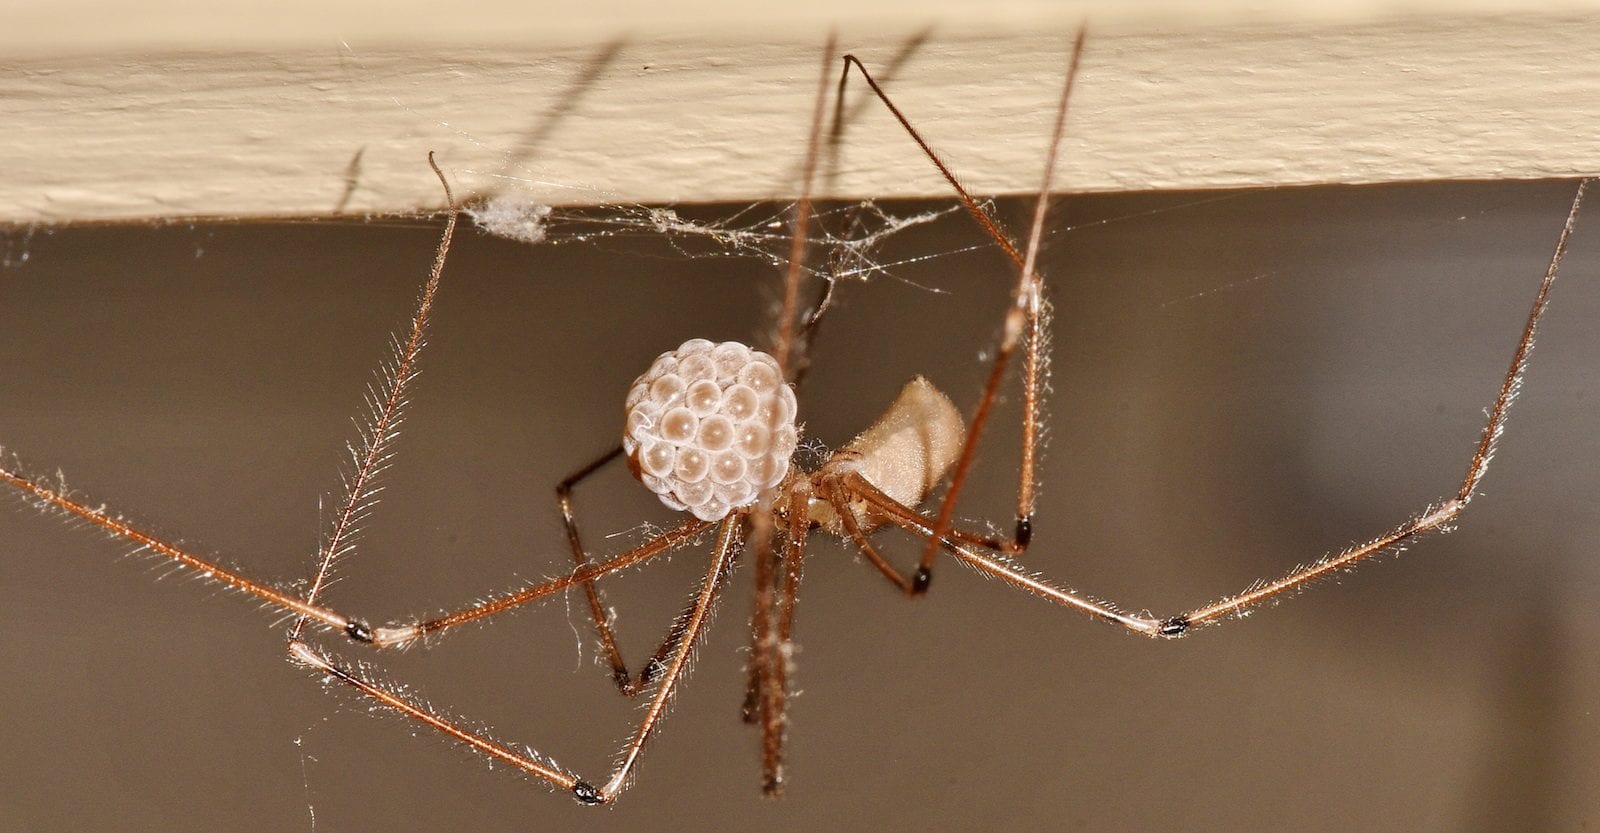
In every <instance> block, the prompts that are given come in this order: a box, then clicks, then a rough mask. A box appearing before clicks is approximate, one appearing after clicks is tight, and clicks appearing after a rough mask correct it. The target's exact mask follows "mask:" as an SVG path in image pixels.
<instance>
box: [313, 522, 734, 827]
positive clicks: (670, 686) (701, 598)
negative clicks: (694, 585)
mask: <svg viewBox="0 0 1600 833" xmlns="http://www.w3.org/2000/svg"><path fill="white" fill-rule="evenodd" d="M739 520H740V516H739V515H730V516H728V517H727V518H726V519H724V520H723V521H722V524H721V527H720V529H719V530H718V533H717V544H716V551H715V554H714V556H713V558H712V559H711V566H710V569H709V570H708V571H707V574H706V577H705V580H704V582H703V583H702V584H701V587H700V590H699V592H698V593H697V594H696V596H695V600H694V602H693V604H692V605H691V606H690V607H689V609H688V610H687V611H686V612H685V613H684V614H682V615H680V617H679V618H680V619H682V620H683V622H684V626H683V629H682V630H683V634H684V637H683V639H681V640H680V641H679V644H678V646H677V649H676V651H674V652H673V656H672V661H671V663H670V664H669V666H668V668H667V672H666V674H665V675H664V676H663V677H662V679H661V684H660V685H659V686H658V687H657V688H656V690H655V694H654V696H653V697H652V698H651V700H650V705H649V707H648V708H647V709H646V711H645V715H644V717H643V718H642V719H641V721H640V724H639V728H638V730H637V731H636V732H635V734H634V736H633V738H632V740H630V741H629V743H628V745H627V747H625V748H624V751H623V756H622V760H621V762H620V763H619V764H618V765H617V768H616V770H615V771H614V772H613V774H612V777H611V779H610V780H609V781H607V782H606V785H605V786H604V787H601V788H596V787H595V786H594V785H592V784H591V783H589V782H588V781H585V780H583V779H582V778H579V777H578V776H577V775H574V774H573V773H571V772H568V771H567V770H565V769H563V768H561V767H559V766H557V765H555V764H554V763H553V762H551V761H549V760H548V759H546V758H545V757H544V756H543V755H540V754H539V753H537V752H532V751H531V750H530V751H528V752H516V751H513V750H512V749H510V748H508V747H507V746H506V745H504V744H502V743H500V742H498V741H494V740H491V739H490V738H488V737H486V736H485V735H484V734H483V733H482V732H479V731H476V730H473V729H468V728H465V727H463V726H462V725H460V724H459V723H458V722H456V721H453V720H450V719H449V718H446V717H444V716H442V715H440V714H438V713H437V712H434V711H432V710H430V709H428V708H426V707H424V706H422V705H420V704H418V703H417V702H415V701H414V700H412V699H411V698H409V697H406V696H405V695H403V694H400V693H397V692H394V691H391V690H389V689H387V688H384V687H383V686H382V685H379V684H378V683H376V682H373V681H371V680H369V679H367V678H366V677H364V676H363V675H361V674H360V673H358V672H357V671H355V670H353V669H351V668H350V667H348V666H345V665H342V664H340V663H339V662H338V661H336V660H335V659H333V658H332V657H330V656H328V655H326V654H324V653H322V652H321V651H319V650H317V649H316V648H313V647H312V646H310V645H309V644H307V643H305V642H303V641H300V640H290V641H289V655H290V657H291V658H292V659H294V661H296V662H298V663H300V664H301V665H304V666H306V667H308V668H311V669H312V670H314V671H317V672H319V673H321V674H324V675H326V676H327V677H328V678H329V680H330V681H333V682H340V683H344V684H345V685H348V686H350V687H351V688H353V689H355V690H356V691H359V692H361V693H362V694H364V695H366V696H367V697H370V698H372V699H373V700H375V701H377V702H378V703H379V704H380V705H382V706H384V707H386V708H388V709H391V710H393V711H395V712H398V713H399V714H402V715H404V716H406V717H409V718H412V719H414V720H417V721H419V722H421V723H423V724H424V725H427V726H431V727H433V728H434V729H437V730H439V731H440V732H442V733H444V734H445V735H446V736H448V737H450V738H451V739H453V740H455V741H458V742H460V743H461V744H463V745H465V746H466V747H468V748H469V749H471V750H472V751H474V752H477V753H479V754H481V755H483V756H485V757H487V758H489V759H491V760H498V761H503V762H505V763H508V764H510V765H512V766H514V767H516V768H517V769H520V770H522V771H523V772H526V773H528V774H530V775H534V776H537V777H539V778H543V779H544V780H546V781H548V782H549V783H551V784H552V785H554V786H555V787H557V788H559V789H562V790H566V791H568V792H570V793H572V796H573V798H575V799H577V800H578V801H579V802H580V803H583V804H605V803H608V802H610V801H612V800H614V799H615V798H616V796H617V793H619V792H620V791H621V790H622V788H623V786H625V784H626V781H627V778H628V776H629V774H630V772H631V771H632V768H633V765H634V762H635V761H636V760H637V758H638V755H639V751H640V750H641V749H642V748H643V747H644V743H645V741H646V740H648V739H649V737H650V736H651V734H652V733H653V732H654V730H655V728H656V727H657V725H659V723H660V721H661V717H662V715H663V713H664V712H665V710H666V705H667V701H668V700H670V699H671V697H672V694H673V691H674V689H675V688H676V686H677V684H678V682H680V681H681V680H682V678H683V676H684V673H685V672H686V671H687V669H688V665H689V659H690V655H691V654H692V653H693V652H694V646H695V642H696V640H697V638H698V637H699V635H700V633H701V631H702V630H703V628H704V625H705V623H706V620H707V618H708V617H709V616H710V613H711V608H712V606H713V604H714V603H715V601H716V597H717V593H718V591H719V590H720V589H721V586H722V584H723V583H724V582H725V581H726V579H727V576H728V574H729V572H730V569H731V566H732V562H733V560H734V556H735V551H736V549H737V544H738V540H739V536H738V528H739ZM662 537H666V536H662ZM657 540H659V539H657ZM651 543H655V542H651ZM647 546H648V545H647ZM586 575H587V578H584V579H575V580H571V581H568V582H567V586H570V585H572V584H575V583H578V582H579V581H583V580H591V579H593V578H594V577H595V576H594V575H593V571H590V573H589V574H586Z"/></svg>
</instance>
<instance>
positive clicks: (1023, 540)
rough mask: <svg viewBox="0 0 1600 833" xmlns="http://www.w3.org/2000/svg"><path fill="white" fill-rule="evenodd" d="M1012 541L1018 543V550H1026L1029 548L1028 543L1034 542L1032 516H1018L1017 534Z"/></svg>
mask: <svg viewBox="0 0 1600 833" xmlns="http://www.w3.org/2000/svg"><path fill="white" fill-rule="evenodd" d="M1012 540H1014V541H1016V542H1017V549H1018V550H1025V549H1027V548H1028V542H1029V541H1032V540H1033V516H1032V515H1019V516H1017V534H1016V535H1013V536H1012Z"/></svg>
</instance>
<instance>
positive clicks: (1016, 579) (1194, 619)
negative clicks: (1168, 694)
mask: <svg viewBox="0 0 1600 833" xmlns="http://www.w3.org/2000/svg"><path fill="white" fill-rule="evenodd" d="M1593 181H1594V180H1592V179H1591V180H1583V181H1582V182H1580V183H1579V184H1578V188H1577V192H1576V193H1575V194H1574V195H1573V198H1572V207H1571V208H1570V209H1569V211H1568V213H1567V220H1566V223H1565V224H1564V225H1563V226H1562V229H1561V235H1560V237H1559V238H1558V239H1557V241H1556V247H1555V251H1554V253H1553V254H1552V255H1551V257H1550V265H1549V267H1548V268H1547V269H1546V270H1545V273H1544V278H1543V279H1542V280H1541V281H1540V282H1539V291H1538V293H1537V294H1536V295H1535V296H1534V301H1533V307H1532V309H1531V310H1530V311H1529V313H1528V318H1527V322H1526V323H1525V324H1524V325H1523V328H1522V333H1521V335H1520V337H1519V338H1518V340H1517V347H1516V350H1515V352H1514V353H1513V354H1512V358H1511V366H1510V368H1509V369H1508V370H1507V371H1506V375H1505V378H1504V379H1503V380H1502V382H1501V384H1500V391H1499V393H1498V394H1497V395H1496V397H1495V400H1494V404H1493V405H1492V406H1491V407H1490V409H1489V411H1488V418H1487V420H1486V421H1485V424H1484V427H1483V433H1482V435H1481V437H1480V438H1479V440H1478V442H1477V444H1476V446H1475V447H1474V449H1473V454H1472V460H1471V462H1470V463H1469V464H1468V466H1467V472H1466V475H1465V476H1464V477H1463V478H1462V480H1461V486H1460V488H1459V489H1458V490H1457V491H1456V493H1455V495H1454V496H1453V497H1451V498H1449V499H1448V500H1445V501H1444V502H1443V503H1441V504H1439V505H1437V506H1434V507H1430V508H1428V509H1426V510H1424V511H1423V512H1422V513H1421V514H1419V515H1417V516H1416V517H1414V518H1412V519H1411V520H1409V521H1407V522H1406V523H1405V524H1403V525H1401V526H1400V527H1398V528H1397V529H1394V530H1392V531H1390V532H1387V533H1385V534H1383V535H1380V536H1378V537H1376V538H1374V539H1372V540H1371V541H1368V542H1367V543H1365V544H1361V545H1360V546H1356V547H1352V548H1350V549H1347V550H1344V551H1343V552H1340V553H1338V554H1336V555H1332V556H1329V557H1326V558H1323V559H1320V560H1318V561H1317V562H1316V563H1314V564H1312V565H1310V566H1308V567H1301V568H1296V569H1294V570H1291V571H1289V572H1288V573H1287V574H1285V575H1284V576H1283V577H1281V578H1278V579H1276V580H1274V581H1270V582H1266V583H1263V584H1258V585H1254V586H1252V587H1250V588H1249V589H1247V590H1245V591H1244V592H1242V593H1239V594H1237V595H1233V596H1229V597H1227V598H1225V599H1222V600H1220V601H1217V602H1214V603H1211V604H1208V605H1204V606H1201V607H1198V608H1195V609H1194V610H1191V611H1189V612H1188V613H1185V614H1181V615H1178V616H1171V617H1166V618H1152V617H1147V616H1128V615H1126V614H1123V613H1121V612H1120V611H1118V610H1117V608H1116V607H1115V606H1113V605H1110V604H1107V603H1104V602H1100V601H1096V600H1094V599H1091V598H1089V597H1087V596H1084V595H1083V594H1081V593H1077V592H1075V591H1071V590H1066V589H1063V588H1061V587H1058V586H1056V585H1054V584H1052V583H1050V582H1049V581H1047V580H1045V579H1043V578H1041V577H1039V576H1037V575H1035V574H1033V573H1030V572H1028V571H1026V570H1025V569H1023V568H1022V567H1020V566H1018V565H1016V564H1014V563H1011V562H1010V561H1008V560H1006V559H1004V558H1000V557H994V556H988V555H984V554H982V553H979V552H976V551H974V550H972V549H971V548H969V547H967V546H965V545H963V544H961V543H959V542H957V541H954V540H952V538H951V537H950V536H948V535H941V534H940V533H939V531H938V529H937V527H936V524H935V523H934V522H932V521H930V520H929V519H928V518H926V517H925V516H922V515H921V514H920V513H917V512H916V511H915V510H912V509H910V508H909V507H905V506H903V505H901V504H899V503H897V502H895V501H894V500H893V499H892V498H889V497H888V496H887V495H884V494H883V493H882V492H881V491H879V490H878V489H876V488H875V487H873V486H872V484H871V483H868V482H867V481H866V479H865V478H863V477H861V476H860V475H859V474H857V473H849V474H846V475H845V476H844V477H843V478H842V480H841V482H842V483H843V485H844V486H845V487H846V488H847V489H849V490H850V491H851V492H852V493H854V494H856V495H859V496H860V497H861V498H862V499H864V500H866V501H868V502H869V503H871V504H873V505H874V506H876V507H878V508H879V509H880V510H882V511H883V512H884V514H885V515H886V516H887V517H889V518H890V520H891V521H893V522H894V523H896V524H898V525H900V526H902V527H904V528H906V529H908V530H910V531H911V532H913V533H915V534H918V535H921V536H924V537H925V538H926V539H927V540H929V541H931V542H933V545H934V546H941V547H943V548H944V549H947V550H949V551H951V552H952V553H954V554H955V556H956V557H957V558H959V559H961V560H962V561H964V562H966V563H967V564H968V565H970V566H972V567H973V568H975V569H977V570H978V571H979V572H982V573H984V574H986V575H990V576H993V577H995V578H999V579H1001V580H1003V581H1006V582H1008V583H1010V584H1012V585H1014V586H1016V587H1018V588H1020V589H1023V590H1026V591H1028V592H1030V593H1034V594H1035V595H1038V596H1041V597H1044V598H1045V599H1048V600H1050V601H1052V602H1055V603H1057V604H1061V605H1064V606H1067V607H1071V608H1075V609H1078V610H1081V611H1083V612H1085V613H1089V614H1090V615H1092V616H1096V617H1098V618H1101V619H1106V620H1109V621H1112V622H1115V623H1117V624H1120V625H1123V626H1124V627H1127V628H1128V629H1130V630H1133V631H1137V632H1139V633H1143V634H1147V635H1150V636H1163V637H1167V638H1176V637H1180V636H1183V635H1184V634H1186V633H1188V632H1189V631H1190V630H1191V629H1193V628H1194V627H1196V626H1199V625H1203V624H1208V623H1216V622H1220V621H1222V620H1223V619H1224V618H1226V617H1229V616H1234V617H1238V616H1240V615H1241V614H1243V613H1244V612H1245V611H1247V610H1248V609H1249V608H1251V607H1253V606H1255V605H1258V604H1261V603H1262V602H1266V601H1269V600H1273V599H1276V598H1279V597H1280V596H1281V595H1282V594H1284V593H1287V592H1291V591H1294V590H1297V589H1300V588H1303V587H1305V586H1306V585H1308V584H1310V583H1311V582H1314V581H1316V580H1317V579H1319V578H1322V577H1324V576H1328V575H1331V574H1333V573H1337V572H1339V571H1341V570H1347V569H1350V568H1353V567H1355V566H1356V565H1358V564H1359V563H1361V562H1362V561H1365V560H1366V559H1368V558H1370V557H1372V556H1374V555H1378V554H1380V553H1384V552H1388V551H1390V550H1393V549H1394V548H1395V547H1397V546H1400V545H1402V544H1404V543H1406V542H1407V541H1409V540H1410V539H1412V538H1414V537H1416V536H1418V535H1421V534H1422V533H1425V532H1429V531H1432V530H1447V529H1448V528H1449V526H1448V525H1449V524H1450V523H1451V522H1452V521H1454V520H1455V519H1456V518H1457V517H1459V516H1460V514H1461V512H1462V511H1463V510H1464V509H1465V508H1466V506H1467V504H1468V503H1470V502H1471V500H1472V498H1473V496H1474V493H1475V492H1476V490H1477V487H1478V484H1479V483H1480V482H1482V480H1483V476H1484V473H1485V472H1486V471H1487V470H1488V467H1489V462H1490V460H1492V459H1493V457H1494V452H1495V446H1496V444H1497V442H1498V440H1499V438H1500V436H1501V434H1502V433H1503V432H1504V430H1505V423H1506V416H1507V414H1508V413H1509V412H1510V409H1511V403H1512V400H1514V399H1515V398H1516V395H1517V392H1518V390H1519V389H1520V388H1521V386H1522V378H1523V375H1524V374H1525V372H1526V370H1527V366H1528V357H1529V355H1530V354H1531V353H1532V351H1533V344H1534V339H1535V336H1536V335H1537V331H1538V326H1539V320H1540V319H1541V318H1542V317H1543V315H1544V312H1545V309H1546V308H1547V307H1548V305H1549V297H1550V288H1551V287H1552V286H1553V285H1554V283H1555V279H1556V275H1557V274H1558V273H1559V271H1560V266H1561V260H1562V258H1563V257H1564V256H1565V255H1566V251H1567V244H1568V242H1569V240H1570V238H1571V236H1572V231H1573V228H1574V227H1575V226H1576V224H1577V219H1578V212H1579V209H1580V207H1581V206H1582V203H1583V196H1584V192H1585V190H1587V188H1588V186H1589V184H1590V183H1591V182H1593Z"/></svg>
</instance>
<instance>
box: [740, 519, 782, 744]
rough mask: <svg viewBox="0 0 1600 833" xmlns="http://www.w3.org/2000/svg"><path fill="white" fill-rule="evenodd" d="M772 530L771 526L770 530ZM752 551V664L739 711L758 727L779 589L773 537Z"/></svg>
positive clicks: (769, 671)
mask: <svg viewBox="0 0 1600 833" xmlns="http://www.w3.org/2000/svg"><path fill="white" fill-rule="evenodd" d="M769 529H770V527H769ZM751 545H752V546H751V547H750V548H751V549H752V550H753V551H754V554H753V555H752V556H751V558H753V559H754V560H755V564H756V566H755V570H756V577H755V585H756V598H755V607H754V609H753V610H752V611H751V613H750V661H749V665H748V667H747V668H746V674H745V690H744V705H743V706H742V707H741V708H740V716H741V717H743V718H744V722H746V723H751V724H758V723H760V721H761V707H762V700H761V693H762V691H764V690H765V689H766V685H767V679H768V678H769V677H771V676H772V668H771V666H770V665H769V663H770V662H771V660H772V657H771V655H770V654H768V653H767V650H766V645H767V643H769V642H770V641H771V640H772V622H773V611H774V609H775V608H776V605H777V594H776V588H775V587H774V586H773V582H774V580H775V579H774V575H775V572H776V571H774V570H773V561H774V560H775V559H776V557H777V556H776V554H775V553H774V552H773V551H772V547H771V536H770V535H768V536H767V538H766V539H765V540H754V541H751Z"/></svg>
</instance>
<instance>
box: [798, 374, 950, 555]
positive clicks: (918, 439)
mask: <svg viewBox="0 0 1600 833" xmlns="http://www.w3.org/2000/svg"><path fill="white" fill-rule="evenodd" d="M966 437H967V429H966V424H965V423H964V422H963V421H962V419H961V412H960V411H958V410H956V406H955V405H954V404H952V403H951V402H950V398H949V397H947V396H945V395H944V394H943V393H941V392H940V391H939V389H938V388H936V387H934V386H933V383H932V382H929V381H928V380H927V379H925V378H923V377H921V376H918V377H917V378H915V379H912V380H911V381H910V382H908V383H906V386H905V387H904V388H901V389H900V395H899V396H897V397H895V400H894V402H892V403H890V405H889V407H888V409H887V410H885V411H884V412H883V416H880V417H878V419H877V421H876V422H874V423H872V427H870V428H868V429H867V430H865V431H863V432H861V435H860V436H858V437H856V438H855V439H853V440H851V441H850V442H849V443H848V444H846V445H845V446H844V447H843V448H841V449H839V451H838V452H836V453H835V454H834V455H833V457H832V458H831V459H830V460H829V461H828V464H827V465H826V466H824V469H829V468H832V469H840V468H849V469H853V470H855V471H858V472H860V473H861V476H862V477H864V478H866V479H867V481H868V482H870V483H871V484H872V485H873V486H876V487H877V488H878V490H879V491H881V492H883V493H884V494H886V495H888V496H889V497H892V498H894V499H895V500H896V501H899V502H900V503H901V504H903V505H905V506H913V507H914V506H916V505H918V504H920V503H922V499H923V498H925V497H927V496H928V492H930V491H932V490H933V487H934V486H935V485H937V484H938V483H939V481H940V480H941V479H943V478H944V476H945V474H946V473H947V472H948V471H949V470H950V466H952V465H954V464H955V461H956V457H957V456H958V455H960V453H961V444H962V443H963V442H965V441H966ZM857 508H858V509H860V510H861V511H862V519H861V520H862V522H863V525H864V526H869V527H870V526H876V525H877V524H878V523H880V522H881V519H880V518H878V517H876V514H875V513H874V512H872V511H870V510H868V508H867V507H866V505H865V504H864V503H863V504H862V505H860V506H858V507H857ZM812 520H813V521H816V522H817V523H820V524H822V525H823V526H825V527H827V528H829V529H832V530H835V531H838V519H837V518H836V517H834V516H833V511H832V508H831V507H829V506H827V505H826V504H825V503H818V504H814V505H813V518H812Z"/></svg>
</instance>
